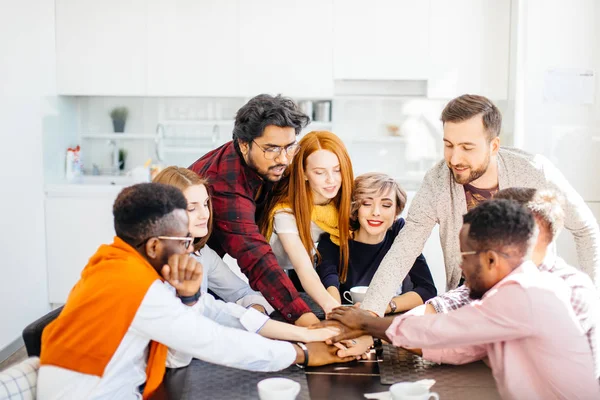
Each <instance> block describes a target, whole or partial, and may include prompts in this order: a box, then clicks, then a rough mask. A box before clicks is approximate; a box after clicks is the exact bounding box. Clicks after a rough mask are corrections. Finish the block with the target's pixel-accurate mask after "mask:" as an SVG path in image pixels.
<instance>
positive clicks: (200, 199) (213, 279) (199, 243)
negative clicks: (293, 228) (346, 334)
mask: <svg viewBox="0 0 600 400" xmlns="http://www.w3.org/2000/svg"><path fill="white" fill-rule="evenodd" d="M154 182H157V183H163V184H167V185H172V186H175V187H177V188H179V189H180V190H181V191H182V192H183V195H184V196H185V198H186V200H187V202H188V208H187V213H188V218H189V228H188V229H189V231H190V233H191V234H192V236H193V237H194V238H196V241H195V243H194V248H193V249H190V251H192V254H191V256H193V257H195V258H196V259H197V260H198V261H199V262H200V263H201V264H202V266H203V281H202V284H201V287H200V296H199V300H198V303H197V304H198V310H199V311H200V312H201V313H202V314H203V315H204V316H206V317H208V318H210V319H212V320H213V321H215V322H218V323H220V324H221V325H226V326H230V327H234V328H239V329H245V330H250V331H254V332H256V333H258V334H260V335H261V336H264V337H268V338H270V339H281V340H293V341H300V342H320V341H324V340H326V339H327V338H329V337H331V336H333V335H334V334H335V333H337V332H339V330H337V329H331V328H325V329H308V328H304V327H300V326H295V325H291V324H286V323H283V322H278V321H273V320H271V319H268V317H266V316H265V315H264V314H262V315H261V314H260V313H258V312H257V311H255V310H251V309H250V307H248V306H249V305H252V306H253V308H256V309H260V308H261V307H260V306H263V307H265V308H267V307H268V308H269V309H270V310H273V309H272V308H271V306H270V305H269V304H268V303H267V302H266V300H265V299H264V297H262V295H261V294H260V293H257V292H254V291H253V290H252V289H251V288H250V286H248V284H247V283H245V282H244V281H242V280H241V279H240V278H239V277H238V276H237V275H235V274H234V273H233V272H232V271H231V270H230V269H229V267H228V266H227V264H225V263H224V262H223V260H222V259H221V258H220V257H219V256H218V254H217V253H215V252H214V251H213V250H211V249H210V248H209V247H208V246H206V244H205V243H206V242H207V240H208V236H209V234H210V231H211V228H212V207H211V205H210V196H209V191H210V190H209V186H208V183H207V181H206V180H204V179H202V178H201V177H199V176H198V175H197V174H196V173H195V172H193V171H190V170H189V169H186V168H180V167H173V166H172V167H167V168H165V169H164V170H163V171H161V172H160V173H159V174H158V175H157V176H156V177H155V178H154ZM207 289H211V290H212V291H213V292H214V293H216V294H217V295H218V296H220V297H221V298H223V299H224V300H225V301H231V302H233V301H236V302H237V303H238V304H241V305H245V306H246V307H242V306H241V305H238V304H231V303H226V302H222V301H218V300H215V299H214V297H212V295H210V293H207ZM240 299H244V300H242V301H240ZM256 305H260V306H258V307H257V306H256ZM194 307H196V306H194ZM247 308H248V309H247ZM256 314H258V315H259V316H257V315H256ZM265 321H266V322H265Z"/></svg>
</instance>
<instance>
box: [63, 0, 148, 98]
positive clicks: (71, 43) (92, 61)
mask: <svg viewBox="0 0 600 400" xmlns="http://www.w3.org/2000/svg"><path fill="white" fill-rule="evenodd" d="M145 10H146V1H145V0H127V1H119V0H105V1H95V0H56V63H57V65H56V73H57V88H58V93H59V94H62V95H96V96H103V95H112V96H125V95H130V96H138V95H145V94H146V61H147V54H146V12H145Z"/></svg>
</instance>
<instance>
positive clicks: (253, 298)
mask: <svg viewBox="0 0 600 400" xmlns="http://www.w3.org/2000/svg"><path fill="white" fill-rule="evenodd" d="M192 257H194V258H195V259H196V260H197V261H198V262H199V263H201V264H202V267H203V276H202V286H200V291H201V293H202V294H204V293H206V292H207V290H208V289H210V290H212V291H213V292H214V293H216V294H217V296H219V297H220V298H222V299H223V300H224V301H226V302H229V303H237V304H239V305H241V306H242V307H250V306H251V305H253V304H260V305H261V306H263V307H264V308H265V310H266V311H267V313H268V314H271V313H272V312H273V307H272V306H271V305H270V304H269V302H268V301H267V299H265V298H264V296H263V295H262V294H261V293H260V292H257V291H255V290H252V288H251V287H250V285H248V283H247V282H244V281H243V280H242V279H241V278H240V277H239V276H237V275H236V274H235V273H234V272H233V271H232V270H231V268H229V266H228V265H227V264H226V263H225V262H224V261H223V259H222V258H221V257H219V255H218V254H217V253H216V252H215V251H214V250H213V249H211V248H210V247H208V246H204V247H203V248H202V249H201V250H200V255H197V254H192Z"/></svg>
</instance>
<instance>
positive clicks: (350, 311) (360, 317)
mask: <svg viewBox="0 0 600 400" xmlns="http://www.w3.org/2000/svg"><path fill="white" fill-rule="evenodd" d="M394 318H395V317H386V318H380V317H377V316H374V315H373V314H372V313H371V312H370V311H367V310H362V309H360V308H358V307H336V308H334V309H333V310H332V311H331V312H330V313H329V314H327V319H328V320H332V321H331V322H333V321H337V322H339V323H341V324H342V325H341V326H343V327H344V328H340V334H339V335H337V336H335V337H333V338H331V339H330V340H328V341H327V342H328V343H329V342H330V341H331V342H333V343H335V342H340V341H342V340H348V339H354V338H357V337H360V336H363V335H371V336H373V337H376V338H379V339H382V340H388V338H387V335H386V334H385V331H386V330H387V329H388V328H389V327H390V325H391V324H392V321H393V320H394ZM323 322H329V321H323ZM329 326H332V325H329ZM334 326H336V327H338V328H339V327H340V325H334Z"/></svg>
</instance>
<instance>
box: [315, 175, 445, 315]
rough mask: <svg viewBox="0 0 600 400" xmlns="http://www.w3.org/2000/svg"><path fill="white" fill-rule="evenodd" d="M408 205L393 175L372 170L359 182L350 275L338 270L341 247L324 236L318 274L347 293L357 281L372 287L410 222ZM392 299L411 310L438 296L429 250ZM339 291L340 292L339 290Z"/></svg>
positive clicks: (392, 308)
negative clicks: (405, 212) (405, 211)
mask: <svg viewBox="0 0 600 400" xmlns="http://www.w3.org/2000/svg"><path fill="white" fill-rule="evenodd" d="M405 205H406V193H405V192H404V190H402V188H401V187H400V185H398V183H397V182H396V181H395V180H394V179H393V178H392V177H391V176H389V175H386V174H382V173H377V172H372V173H367V174H363V175H360V176H358V177H357V178H356V180H355V181H354V191H353V194H352V208H351V211H350V229H351V230H352V239H351V240H350V241H349V266H348V273H347V275H346V277H345V279H342V278H341V277H340V275H339V273H338V269H339V264H340V258H339V246H337V245H336V244H334V243H333V242H332V241H331V239H330V237H329V236H327V235H324V236H322V237H321V240H320V241H319V246H318V250H319V253H320V254H321V258H322V260H321V263H320V264H319V265H318V267H317V273H318V274H319V277H320V278H321V281H322V282H323V285H324V286H325V287H326V288H327V289H328V290H329V291H338V293H340V292H342V293H343V292H344V291H346V290H350V288H352V287H354V286H369V284H370V283H371V279H373V275H375V271H377V268H379V264H380V263H381V260H383V257H384V256H385V255H386V254H387V252H388V250H389V249H390V247H391V246H392V243H393V242H394V239H396V236H398V233H399V232H400V230H401V229H402V227H403V226H404V219H403V218H398V216H399V215H400V213H401V212H402V210H403V209H404V206H405ZM397 294H398V295H397V296H395V297H394V298H393V299H391V300H390V303H389V304H388V307H387V311H386V312H388V313H390V312H392V313H395V312H402V311H407V310H410V309H412V308H414V307H416V306H419V305H421V304H423V303H424V302H425V301H427V300H429V299H431V298H432V297H435V296H436V294H437V290H436V288H435V285H434V283H433V277H432V276H431V271H430V270H429V267H428V265H427V261H426V260H425V257H423V255H422V254H421V255H419V257H417V259H416V260H415V262H414V264H413V266H412V268H411V269H410V271H409V273H408V275H407V277H406V278H405V279H404V281H403V282H402V285H401V286H400V287H399V288H398V291H397ZM338 296H339V294H338Z"/></svg>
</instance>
